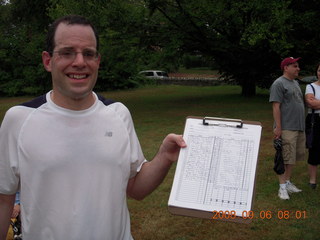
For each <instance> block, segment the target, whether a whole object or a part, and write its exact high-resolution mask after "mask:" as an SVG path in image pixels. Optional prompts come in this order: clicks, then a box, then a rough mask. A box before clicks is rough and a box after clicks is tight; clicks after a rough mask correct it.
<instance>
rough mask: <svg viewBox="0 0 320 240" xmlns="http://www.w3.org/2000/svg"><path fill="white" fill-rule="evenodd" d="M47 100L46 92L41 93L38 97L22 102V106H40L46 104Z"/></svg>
mask: <svg viewBox="0 0 320 240" xmlns="http://www.w3.org/2000/svg"><path fill="white" fill-rule="evenodd" d="M46 102H47V98H46V94H44V95H41V96H39V97H37V98H34V99H32V100H31V101H29V102H25V103H22V104H20V106H25V107H30V108H38V107H40V106H41V105H43V104H45V103H46Z"/></svg>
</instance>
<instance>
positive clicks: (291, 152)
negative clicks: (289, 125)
mask: <svg viewBox="0 0 320 240" xmlns="http://www.w3.org/2000/svg"><path fill="white" fill-rule="evenodd" d="M281 138H282V156H283V161H284V164H295V163H296V161H303V160H304V159H305V152H306V136H305V133H304V132H303V131H289V130H282V133H281Z"/></svg>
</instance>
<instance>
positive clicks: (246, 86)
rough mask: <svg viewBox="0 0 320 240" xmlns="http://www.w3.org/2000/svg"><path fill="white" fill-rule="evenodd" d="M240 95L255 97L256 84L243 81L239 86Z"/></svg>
mask: <svg viewBox="0 0 320 240" xmlns="http://www.w3.org/2000/svg"><path fill="white" fill-rule="evenodd" d="M241 87H242V92H241V95H242V96H244V97H252V96H255V95H256V84H255V82H254V81H250V80H244V81H242V84H241Z"/></svg>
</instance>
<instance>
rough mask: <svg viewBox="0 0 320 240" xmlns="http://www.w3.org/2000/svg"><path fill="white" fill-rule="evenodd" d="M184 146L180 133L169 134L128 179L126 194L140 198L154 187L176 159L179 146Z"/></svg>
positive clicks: (160, 181) (159, 182)
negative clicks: (149, 159) (150, 156)
mask: <svg viewBox="0 0 320 240" xmlns="http://www.w3.org/2000/svg"><path fill="white" fill-rule="evenodd" d="M183 147H186V143H185V141H184V140H183V138H182V136H181V135H176V134H169V135H168V136H167V137H166V138H165V139H164V140H163V142H162V144H161V146H160V148H159V151H158V153H157V154H156V156H155V157H154V159H153V160H152V161H151V162H147V163H144V164H143V165H142V168H141V170H140V172H139V173H138V174H137V175H136V176H135V177H133V178H131V179H129V182H128V186H127V194H128V196H130V197H132V198H134V199H137V200H142V199H143V198H144V197H146V196H147V195H148V194H150V193H151V192H152V191H153V190H154V189H156V188H157V187H158V186H159V185H160V184H161V183H162V181H163V179H164V178H165V176H166V175H167V173H168V171H169V169H170V167H171V165H172V163H173V162H175V161H177V159H178V156H179V151H180V148H183Z"/></svg>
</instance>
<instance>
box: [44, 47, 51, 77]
mask: <svg viewBox="0 0 320 240" xmlns="http://www.w3.org/2000/svg"><path fill="white" fill-rule="evenodd" d="M42 64H43V66H44V68H45V69H46V70H47V71H48V72H51V56H50V54H49V53H48V52H46V51H43V52H42Z"/></svg>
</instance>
